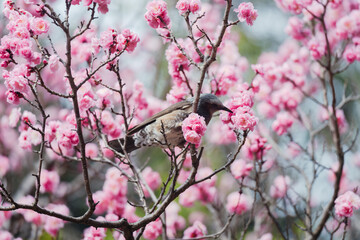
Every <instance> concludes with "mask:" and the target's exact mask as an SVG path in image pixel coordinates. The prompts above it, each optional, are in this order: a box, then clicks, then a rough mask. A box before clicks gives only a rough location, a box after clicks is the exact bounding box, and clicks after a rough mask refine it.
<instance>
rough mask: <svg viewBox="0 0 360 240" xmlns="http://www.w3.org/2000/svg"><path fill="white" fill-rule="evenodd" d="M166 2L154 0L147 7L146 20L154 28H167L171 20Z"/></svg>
mask: <svg viewBox="0 0 360 240" xmlns="http://www.w3.org/2000/svg"><path fill="white" fill-rule="evenodd" d="M166 6H167V4H166V2H165V1H163V0H153V1H151V2H149V3H148V4H147V6H146V10H147V11H146V13H145V19H146V21H147V22H148V24H149V26H150V27H152V28H155V29H156V28H167V27H168V26H169V24H170V18H169V15H168V12H167V9H166Z"/></svg>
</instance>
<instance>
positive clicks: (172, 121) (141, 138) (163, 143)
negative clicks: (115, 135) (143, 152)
mask: <svg viewBox="0 0 360 240" xmlns="http://www.w3.org/2000/svg"><path fill="white" fill-rule="evenodd" d="M194 100H195V99H194V97H192V98H189V99H186V100H183V101H181V102H178V103H175V104H173V105H171V106H170V107H168V108H166V109H164V110H162V111H160V112H158V113H156V114H154V115H153V116H151V117H150V118H148V119H146V120H145V121H143V122H142V123H140V124H138V125H136V126H134V127H133V128H131V129H129V130H128V132H127V134H126V136H125V138H121V139H115V140H111V141H109V146H110V147H111V148H112V149H114V150H116V151H117V152H119V153H121V154H124V151H123V150H124V149H125V152H126V153H131V152H132V151H134V150H136V149H138V148H141V147H145V146H159V147H161V148H168V147H180V148H182V147H184V146H185V143H186V140H185V139H184V135H183V132H182V122H183V121H184V120H185V119H186V118H187V117H188V116H189V115H190V114H191V113H192V112H193V107H192V106H193V104H194ZM219 110H223V111H227V112H230V113H232V111H231V110H230V109H228V108H227V107H225V106H224V105H223V104H222V102H221V101H220V99H219V98H218V97H217V96H215V95H213V94H210V93H208V94H202V95H200V98H199V103H198V106H197V109H196V113H197V114H198V115H200V116H202V117H204V120H205V123H206V125H208V124H209V122H210V120H211V118H212V116H213V114H214V113H215V112H217V111H219ZM125 140H126V141H125Z"/></svg>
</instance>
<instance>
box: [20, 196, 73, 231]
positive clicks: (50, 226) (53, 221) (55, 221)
mask: <svg viewBox="0 0 360 240" xmlns="http://www.w3.org/2000/svg"><path fill="white" fill-rule="evenodd" d="M34 200H35V199H34V197H32V196H30V195H28V196H25V197H23V198H22V199H20V201H19V202H21V203H23V204H32V203H33V202H34ZM46 208H47V209H49V211H54V212H57V213H61V214H69V213H70V211H69V209H68V207H67V206H65V205H64V204H52V203H50V204H49V205H48V206H46ZM17 212H18V213H20V214H22V215H23V216H24V218H25V220H26V221H27V222H30V223H33V224H35V225H36V226H43V227H44V230H45V231H46V232H48V233H49V234H50V235H51V236H53V237H55V236H56V235H57V234H58V232H59V230H60V229H62V228H63V227H64V224H65V222H64V220H62V219H59V218H56V217H51V216H47V215H42V214H39V213H36V212H34V211H32V210H27V209H20V210H17Z"/></svg>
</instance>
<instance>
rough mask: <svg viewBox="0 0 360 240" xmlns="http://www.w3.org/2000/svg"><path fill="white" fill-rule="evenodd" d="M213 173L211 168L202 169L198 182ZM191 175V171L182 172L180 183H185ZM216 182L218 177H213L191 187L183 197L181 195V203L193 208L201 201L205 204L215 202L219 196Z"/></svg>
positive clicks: (198, 174) (198, 175) (197, 176)
mask: <svg viewBox="0 0 360 240" xmlns="http://www.w3.org/2000/svg"><path fill="white" fill-rule="evenodd" d="M189 160H190V159H189ZM211 173H212V169H211V168H209V167H203V168H200V169H199V170H198V173H197V175H196V180H201V179H204V178H206V177H208V176H209V175H210V174H211ZM189 174H190V171H186V170H183V171H182V172H181V175H182V179H179V182H180V183H183V182H185V180H186V178H187V177H188V176H189ZM216 180H217V176H212V177H211V178H209V179H207V180H205V181H202V182H201V183H198V184H196V185H193V186H191V187H190V188H188V189H187V190H186V191H185V192H184V193H183V194H182V195H180V197H179V203H180V204H181V205H182V206H185V207H190V206H193V204H194V203H195V202H196V201H201V202H202V203H204V204H205V203H211V202H213V201H214V200H215V199H216V194H217V189H216V186H215V183H216Z"/></svg>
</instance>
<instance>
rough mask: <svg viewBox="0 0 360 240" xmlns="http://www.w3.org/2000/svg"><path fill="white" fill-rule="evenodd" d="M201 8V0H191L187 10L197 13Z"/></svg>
mask: <svg viewBox="0 0 360 240" xmlns="http://www.w3.org/2000/svg"><path fill="white" fill-rule="evenodd" d="M200 9H201V1H200V0H191V1H190V4H189V10H190V12H192V13H197V12H199V11H200Z"/></svg>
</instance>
